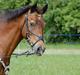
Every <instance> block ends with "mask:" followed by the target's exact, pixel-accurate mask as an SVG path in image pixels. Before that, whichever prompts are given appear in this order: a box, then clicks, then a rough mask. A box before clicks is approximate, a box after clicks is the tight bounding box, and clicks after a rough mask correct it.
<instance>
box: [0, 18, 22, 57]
mask: <svg viewBox="0 0 80 75" xmlns="http://www.w3.org/2000/svg"><path fill="white" fill-rule="evenodd" d="M21 18H23V17H18V18H16V19H13V20H10V21H6V22H5V23H1V24H0V26H1V27H0V29H2V31H1V30H0V36H1V37H2V38H1V37H0V40H1V41H0V58H3V57H5V56H11V54H12V52H13V51H14V49H15V48H16V46H17V45H18V44H19V42H20V41H21V40H22V35H21V30H20V28H21V24H22V23H23V22H22V20H21ZM3 31H4V32H3ZM3 38H4V39H3Z"/></svg>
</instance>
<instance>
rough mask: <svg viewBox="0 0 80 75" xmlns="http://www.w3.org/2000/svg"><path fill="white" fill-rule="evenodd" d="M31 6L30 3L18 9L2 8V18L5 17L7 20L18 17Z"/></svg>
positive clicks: (0, 11) (0, 12)
mask: <svg viewBox="0 0 80 75" xmlns="http://www.w3.org/2000/svg"><path fill="white" fill-rule="evenodd" d="M30 8H31V6H30V5H28V6H24V7H21V8H18V9H8V10H0V19H2V18H4V19H7V20H10V19H13V18H16V17H18V16H20V15H22V14H24V13H26V12H27V11H28V10H29V9H30Z"/></svg>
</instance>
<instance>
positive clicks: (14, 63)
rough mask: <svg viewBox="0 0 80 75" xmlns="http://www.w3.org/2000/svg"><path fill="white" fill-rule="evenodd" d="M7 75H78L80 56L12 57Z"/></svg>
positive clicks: (79, 71)
mask: <svg viewBox="0 0 80 75" xmlns="http://www.w3.org/2000/svg"><path fill="white" fill-rule="evenodd" d="M9 75H80V56H78V55H74V56H73V55H61V56H60V55H43V56H42V57H38V56H29V57H24V56H22V57H18V58H15V57H12V59H11V64H10V72H9Z"/></svg>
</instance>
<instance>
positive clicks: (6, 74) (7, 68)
mask: <svg viewBox="0 0 80 75" xmlns="http://www.w3.org/2000/svg"><path fill="white" fill-rule="evenodd" d="M0 63H1V64H2V66H3V68H4V72H5V75H8V72H9V65H8V66H6V64H5V63H4V61H2V59H1V58H0Z"/></svg>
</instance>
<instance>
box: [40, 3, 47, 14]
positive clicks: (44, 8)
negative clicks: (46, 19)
mask: <svg viewBox="0 0 80 75" xmlns="http://www.w3.org/2000/svg"><path fill="white" fill-rule="evenodd" d="M47 9H48V4H46V5H45V6H44V7H43V8H42V9H41V14H44V13H45V12H46V11H47Z"/></svg>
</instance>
